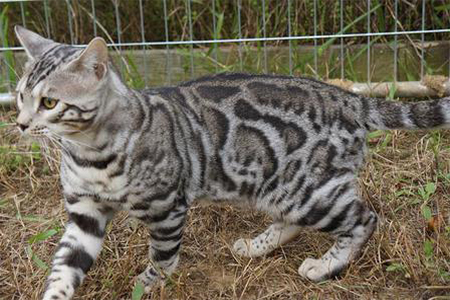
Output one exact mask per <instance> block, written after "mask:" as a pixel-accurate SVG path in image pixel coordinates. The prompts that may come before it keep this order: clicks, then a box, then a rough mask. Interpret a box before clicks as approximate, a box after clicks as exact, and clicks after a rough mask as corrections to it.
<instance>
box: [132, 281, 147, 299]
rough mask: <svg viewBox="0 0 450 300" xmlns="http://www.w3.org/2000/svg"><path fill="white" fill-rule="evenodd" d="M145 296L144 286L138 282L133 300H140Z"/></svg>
mask: <svg viewBox="0 0 450 300" xmlns="http://www.w3.org/2000/svg"><path fill="white" fill-rule="evenodd" d="M143 295H144V285H142V283H140V282H138V283H137V284H136V285H135V286H134V289H133V293H132V294H131V300H140V299H141V298H142V296H143Z"/></svg>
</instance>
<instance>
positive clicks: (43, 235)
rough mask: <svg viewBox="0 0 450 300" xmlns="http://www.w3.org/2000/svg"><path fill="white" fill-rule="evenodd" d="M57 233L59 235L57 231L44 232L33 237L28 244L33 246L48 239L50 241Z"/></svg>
mask: <svg viewBox="0 0 450 300" xmlns="http://www.w3.org/2000/svg"><path fill="white" fill-rule="evenodd" d="M57 233H58V230H56V229H49V230H46V231H43V232H39V233H38V234H36V235H35V236H32V237H31V238H30V239H29V240H28V243H29V244H33V243H36V242H41V241H45V240H46V239H48V238H49V237H51V236H54V235H55V234H57Z"/></svg>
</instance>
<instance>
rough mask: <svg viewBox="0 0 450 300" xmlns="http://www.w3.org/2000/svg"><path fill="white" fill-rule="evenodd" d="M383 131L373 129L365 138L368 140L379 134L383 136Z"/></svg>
mask: <svg viewBox="0 0 450 300" xmlns="http://www.w3.org/2000/svg"><path fill="white" fill-rule="evenodd" d="M385 133H386V132H385V131H384V130H377V131H373V132H370V133H369V134H368V135H367V138H368V139H369V140H370V139H374V138H377V137H380V136H383V135H385Z"/></svg>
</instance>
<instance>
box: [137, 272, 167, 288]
mask: <svg viewBox="0 0 450 300" xmlns="http://www.w3.org/2000/svg"><path fill="white" fill-rule="evenodd" d="M161 280H162V278H161V276H159V274H158V273H157V272H156V271H155V270H154V269H153V268H147V269H146V270H145V271H144V272H142V273H141V274H139V275H138V276H137V278H136V282H137V283H141V284H142V285H143V286H144V291H145V293H147V294H148V293H150V292H151V291H152V289H153V288H154V287H155V286H156V285H157V284H158V283H160V282H161Z"/></svg>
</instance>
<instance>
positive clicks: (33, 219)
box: [21, 215, 48, 222]
mask: <svg viewBox="0 0 450 300" xmlns="http://www.w3.org/2000/svg"><path fill="white" fill-rule="evenodd" d="M21 218H22V220H24V221H29V222H47V221H48V220H47V219H45V218H42V217H40V216H36V215H25V216H24V215H22V216H21Z"/></svg>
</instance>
